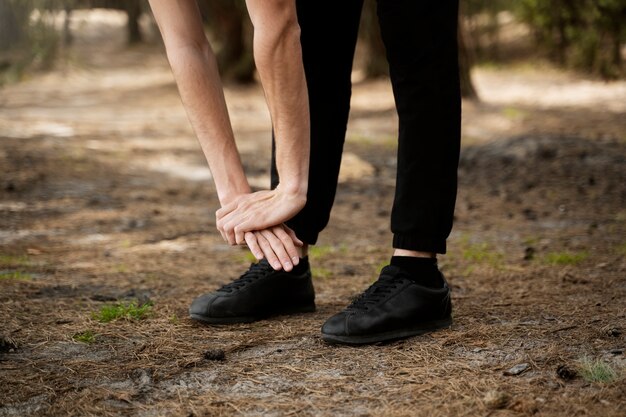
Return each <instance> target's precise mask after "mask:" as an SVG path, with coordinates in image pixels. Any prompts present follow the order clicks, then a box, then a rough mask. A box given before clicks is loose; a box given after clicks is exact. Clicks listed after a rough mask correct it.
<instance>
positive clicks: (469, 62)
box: [458, 18, 479, 100]
mask: <svg viewBox="0 0 626 417" xmlns="http://www.w3.org/2000/svg"><path fill="white" fill-rule="evenodd" d="M465 38H466V34H465V25H464V24H463V21H462V19H461V18H459V29H458V41H459V76H460V81H461V97H463V98H465V99H468V100H478V99H479V98H478V92H477V91H476V88H475V87H474V83H473V81H472V66H473V64H474V62H473V61H474V60H473V57H472V55H471V53H470V50H469V49H468V48H467V45H466V44H465Z"/></svg>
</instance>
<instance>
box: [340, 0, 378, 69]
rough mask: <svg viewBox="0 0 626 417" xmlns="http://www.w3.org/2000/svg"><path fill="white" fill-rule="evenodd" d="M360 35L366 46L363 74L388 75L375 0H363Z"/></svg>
mask: <svg viewBox="0 0 626 417" xmlns="http://www.w3.org/2000/svg"><path fill="white" fill-rule="evenodd" d="M340 1H341V0H340ZM360 35H361V39H363V41H364V42H365V45H366V46H367V58H366V61H365V76H366V77H367V78H377V77H383V76H387V75H389V64H388V63H387V58H386V51H385V44H384V43H383V39H382V36H381V35H380V25H379V24H378V17H377V15H376V1H375V0H365V3H364V4H363V15H362V16H361V33H360Z"/></svg>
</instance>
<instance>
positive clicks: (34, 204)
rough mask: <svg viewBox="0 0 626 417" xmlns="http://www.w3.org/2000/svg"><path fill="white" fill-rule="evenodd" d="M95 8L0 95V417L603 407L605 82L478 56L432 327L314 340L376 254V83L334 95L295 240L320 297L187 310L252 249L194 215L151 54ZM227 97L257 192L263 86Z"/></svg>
mask: <svg viewBox="0 0 626 417" xmlns="http://www.w3.org/2000/svg"><path fill="white" fill-rule="evenodd" d="M78 16H79V17H80V16H83V17H82V18H81V19H85V20H88V18H89V15H80V14H78ZM115 16H117V15H113V14H111V15H110V14H106V13H104V14H102V18H101V19H97V20H94V19H91V20H89V22H88V24H87V23H84V24H82V23H81V22H80V19H78V21H75V25H76V26H77V28H76V30H77V31H79V32H80V36H77V40H76V44H75V46H74V47H73V48H72V50H71V51H69V53H68V57H69V58H68V59H67V62H66V63H65V64H64V65H62V66H61V67H60V68H59V69H57V70H55V71H53V72H50V73H46V74H41V75H35V76H33V77H31V78H30V79H28V80H26V81H24V82H21V83H19V84H14V85H10V86H6V87H4V88H3V89H2V90H1V91H0V107H1V108H2V111H1V112H0V173H1V175H0V323H1V324H0V337H1V338H2V339H0V385H1V386H2V388H1V389H0V416H28V415H133V416H157V415H159V416H160V415H172V416H179V415H186V416H192V415H193V416H202V415H210V416H213V415H249V416H253V415H267V416H283V415H297V416H300V415H316V416H317V415H320V416H351V417H352V416H370V415H372V416H374V415H375V416H416V415H419V416H477V415H482V416H487V415H489V416H516V415H540V416H623V415H624V410H625V409H626V389H625V387H626V384H624V380H625V378H626V359H625V357H624V350H625V349H626V334H625V332H626V303H625V302H624V300H625V299H626V117H625V113H626V82H624V81H620V82H613V83H608V84H607V83H604V82H601V81H597V80H592V79H585V78H582V77H581V76H579V75H576V74H572V73H566V72H562V71H559V70H556V69H553V68H551V67H550V66H547V65H545V64H537V65H533V66H531V65H526V66H524V65H515V66H505V67H481V68H478V69H477V70H476V72H475V80H476V84H477V87H478V90H479V93H480V95H481V101H480V102H478V103H473V102H465V103H464V109H463V110H464V119H463V150H462V157H461V164H460V171H459V174H460V189H459V197H458V203H457V210H456V216H455V217H456V220H455V228H454V231H453V233H452V235H451V237H450V240H449V253H448V254H446V255H445V256H442V257H441V258H440V264H441V266H442V269H443V271H444V273H445V274H446V276H447V278H448V280H449V282H450V284H451V287H452V290H453V308H454V324H453V326H452V327H451V328H450V329H448V330H445V331H440V332H437V333H433V334H430V335H426V336H421V337H415V338H411V339H407V340H403V341H397V342H393V343H387V344H381V345H376V346H367V347H359V348H353V347H338V346H329V345H326V344H325V343H324V342H323V341H322V340H321V337H320V332H319V330H320V326H321V325H322V323H323V322H324V320H325V319H326V318H327V317H329V316H330V315H332V314H334V313H335V312H337V311H339V310H340V309H342V308H343V307H344V306H345V305H346V304H347V303H348V302H349V301H350V299H351V297H353V296H355V295H356V294H358V293H360V292H361V291H362V290H363V289H365V288H366V287H367V286H368V285H369V284H370V283H371V282H372V281H373V280H374V279H375V278H376V276H377V273H378V271H379V270H380V268H381V266H382V265H384V263H385V262H386V261H387V260H388V258H389V256H390V249H389V246H390V240H391V237H390V232H389V214H390V207H391V199H392V196H393V191H394V176H395V152H396V141H395V135H396V124H397V118H396V115H395V112H394V107H393V97H392V96H391V91H390V86H389V83H388V81H387V80H380V81H371V82H370V81H368V82H357V83H355V86H354V95H353V109H352V115H351V119H350V125H349V132H348V138H347V142H346V149H345V157H344V166H343V167H342V173H341V182H340V186H339V191H338V194H337V199H336V204H335V207H334V210H333V214H332V218H331V221H330V224H329V226H328V228H327V229H326V231H325V232H324V233H323V234H322V236H321V239H320V242H319V244H318V245H317V246H316V247H315V248H314V249H313V250H312V254H311V259H312V266H313V276H314V285H315V288H316V292H317V299H316V301H317V307H318V308H317V311H316V312H315V313H311V314H303V315H297V316H283V317H277V318H273V319H270V320H265V321H261V322H257V323H252V324H243V325H231V326H205V325H200V324H198V323H195V322H193V321H191V320H190V319H189V318H188V315H187V308H188V306H189V304H190V302H191V300H192V299H193V298H194V297H195V296H197V295H198V294H201V293H204V292H207V291H211V290H212V289H215V288H217V287H218V286H219V285H221V284H223V283H226V282H229V281H230V280H232V279H234V278H236V277H238V276H239V275H240V274H241V273H242V272H243V271H244V270H245V269H246V268H247V267H248V264H249V263H250V256H249V255H248V254H247V252H246V251H245V250H244V249H243V248H231V247H229V246H228V245H226V244H225V243H224V242H223V241H222V240H221V238H220V236H219V234H218V233H217V232H216V230H215V227H214V215H213V213H214V211H215V210H216V209H217V208H218V201H217V199H216V196H215V191H214V188H213V186H212V184H211V176H210V173H209V171H208V169H207V168H206V165H205V162H204V159H203V156H202V153H201V151H200V149H199V146H198V145H197V142H196V140H195V138H194V136H193V134H192V132H191V130H190V128H189V125H188V122H187V120H186V116H185V113H184V110H183V108H182V106H181V105H180V101H179V98H178V95H177V91H176V87H175V85H174V83H173V80H172V77H171V74H170V71H169V68H168V65H167V62H166V60H165V57H164V55H163V53H162V50H161V49H160V48H159V47H157V46H154V45H152V46H150V45H148V46H146V45H144V46H140V47H132V48H127V47H126V46H124V45H123V40H122V39H121V38H122V35H123V30H122V28H121V26H119V25H120V24H121V22H120V21H119V19H118V18H117V17H115ZM226 95H227V101H228V103H229V107H230V110H231V117H232V121H233V124H234V127H235V132H236V136H237V140H238V144H239V147H240V151H241V153H242V155H243V159H244V163H245V165H246V169H247V172H248V173H249V175H250V177H251V178H252V183H253V184H254V185H255V186H257V187H266V186H267V184H268V164H269V144H270V142H269V137H270V135H269V128H270V126H269V117H268V115H267V111H266V109H265V103H264V99H263V94H262V91H261V89H260V88H259V86H256V85H255V86H248V87H238V86H228V87H227V91H226ZM124 308H125V309H124ZM122 310H123V311H122ZM115 312H121V313H122V314H123V315H124V317H123V318H119V319H116V320H111V321H108V322H106V320H107V313H110V314H111V313H115ZM133 316H134V317H135V318H133ZM511 368H513V370H511Z"/></svg>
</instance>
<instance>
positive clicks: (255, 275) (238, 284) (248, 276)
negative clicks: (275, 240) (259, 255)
mask: <svg viewBox="0 0 626 417" xmlns="http://www.w3.org/2000/svg"><path fill="white" fill-rule="evenodd" d="M272 271H274V269H273V268H272V267H271V265H270V264H269V262H267V261H266V260H265V259H263V260H262V261H261V262H259V263H256V264H250V268H248V270H247V271H246V272H244V273H243V274H242V275H241V276H240V277H239V278H237V279H236V280H234V281H233V282H231V283H229V284H226V285H224V286H222V288H220V289H219V291H225V292H233V291H237V290H239V289H241V288H243V287H245V286H246V285H248V284H250V283H251V282H253V281H256V280H257V279H259V278H263V277H265V276H267V274H268V273H270V272H272Z"/></svg>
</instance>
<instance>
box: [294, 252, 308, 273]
mask: <svg viewBox="0 0 626 417" xmlns="http://www.w3.org/2000/svg"><path fill="white" fill-rule="evenodd" d="M308 269H309V257H308V256H305V257H304V258H300V263H298V265H296V266H294V267H293V269H292V270H291V273H292V274H296V275H302V274H304V273H305V272H306V271H308Z"/></svg>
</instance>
